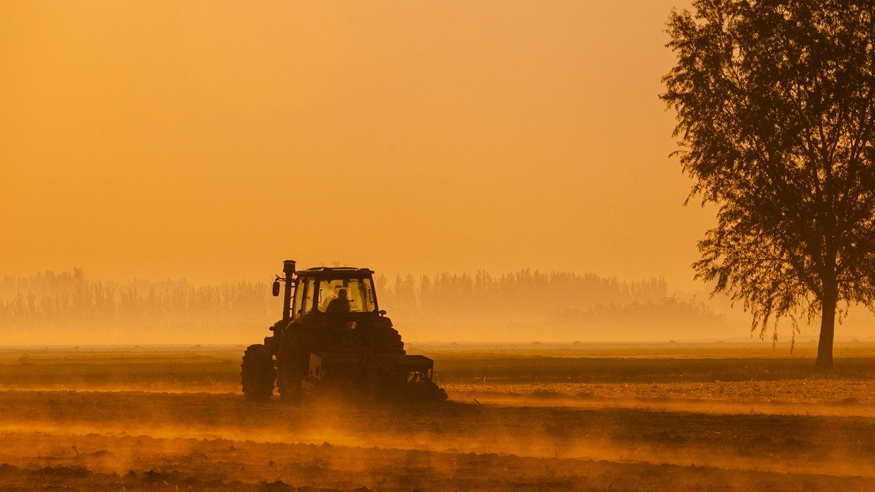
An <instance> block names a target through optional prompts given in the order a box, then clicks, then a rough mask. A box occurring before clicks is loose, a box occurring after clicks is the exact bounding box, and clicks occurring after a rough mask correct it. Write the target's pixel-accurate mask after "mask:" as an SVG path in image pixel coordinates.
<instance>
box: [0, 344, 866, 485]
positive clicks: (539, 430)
mask: <svg viewBox="0 0 875 492" xmlns="http://www.w3.org/2000/svg"><path fill="white" fill-rule="evenodd" d="M872 349H873V347H869V346H865V345H861V346H859V347H856V348H855V349H854V350H853V351H851V352H847V353H845V354H843V355H844V356H843V357H842V358H840V359H837V370H836V371H834V372H833V373H832V374H829V375H823V374H819V373H816V372H814V371H813V368H812V365H813V364H812V361H811V359H810V358H806V357H805V355H806V354H805V353H804V351H803V353H802V355H801V356H792V357H791V356H781V355H776V354H773V353H760V352H757V351H753V352H752V351H750V350H746V349H745V350H741V349H738V348H737V347H736V348H733V347H722V346H718V345H713V346H708V347H704V346H699V347H690V346H668V347H650V346H638V347H630V346H625V347H621V346H614V347H604V346H600V347H585V346H573V347H572V346H569V347H523V348H520V347H510V348H508V347H482V346H481V347H473V348H472V347H467V348H466V347H458V346H443V347H438V346H432V347H417V350H419V351H420V352H419V353H425V354H426V355H429V356H431V357H433V358H434V359H435V360H436V364H435V365H436V379H437V380H439V381H440V382H441V384H442V385H443V386H444V387H445V388H447V390H448V393H449V394H450V398H451V401H450V402H448V403H447V404H445V405H439V406H431V407H416V406H411V407H404V408H399V407H380V408H362V407H351V406H348V405H341V404H338V403H336V402H314V403H312V404H309V405H305V406H302V407H293V406H288V405H284V404H282V403H280V402H279V401H271V402H268V403H260V404H254V403H250V402H246V401H245V400H244V399H243V397H242V395H241V394H240V391H239V388H238V381H239V372H238V371H239V360H240V355H241V353H242V349H241V348H239V347H185V348H182V347H146V348H140V347H136V348H128V349H119V348H82V349H77V348H67V349H59V348H49V349H46V348H42V349H35V348H27V349H23V348H7V349H2V350H0V490H57V489H65V488H66V489H68V490H171V491H176V490H247V491H248V490H254V491H285V490H310V491H315V490H339V491H349V490H381V491H395V490H398V491H413V490H419V491H438V490H440V491H443V490H459V491H462V490H612V491H614V490H628V491H635V490H638V491H644V490H721V491H732V490H827V489H830V490H843V491H844V490H875V353H873V352H875V350H872ZM703 356H704V357H703Z"/></svg>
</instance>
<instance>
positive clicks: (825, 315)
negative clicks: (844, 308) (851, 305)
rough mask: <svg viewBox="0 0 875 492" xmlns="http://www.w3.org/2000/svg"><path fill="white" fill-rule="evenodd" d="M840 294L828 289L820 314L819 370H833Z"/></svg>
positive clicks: (833, 289)
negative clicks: (834, 341)
mask: <svg viewBox="0 0 875 492" xmlns="http://www.w3.org/2000/svg"><path fill="white" fill-rule="evenodd" d="M837 297H838V293H837V292H836V289H835V288H826V289H824V293H823V305H822V310H821V313H820V341H819V342H818V344H817V363H816V364H815V365H816V366H817V367H818V368H819V369H827V370H828V369H832V344H833V338H834V337H835V327H836V304H837V302H836V301H837Z"/></svg>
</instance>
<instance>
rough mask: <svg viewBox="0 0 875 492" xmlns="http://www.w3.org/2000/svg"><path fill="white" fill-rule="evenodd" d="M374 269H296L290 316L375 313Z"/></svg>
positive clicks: (293, 317)
mask: <svg viewBox="0 0 875 492" xmlns="http://www.w3.org/2000/svg"><path fill="white" fill-rule="evenodd" d="M372 275H373V272H372V271H371V270H368V269H366V268H324V267H320V268H310V269H308V270H302V271H300V272H297V279H296V282H295V289H294V295H293V296H292V301H291V306H292V309H291V313H290V315H291V318H292V319H295V318H300V317H301V316H304V315H306V314H310V313H314V314H316V313H320V314H344V313H376V312H377V297H376V295H375V294H374V280H373V278H372Z"/></svg>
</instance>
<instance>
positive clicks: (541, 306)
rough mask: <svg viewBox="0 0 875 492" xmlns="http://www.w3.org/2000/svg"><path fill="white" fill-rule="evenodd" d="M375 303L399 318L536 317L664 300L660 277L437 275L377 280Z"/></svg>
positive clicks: (664, 285)
mask: <svg viewBox="0 0 875 492" xmlns="http://www.w3.org/2000/svg"><path fill="white" fill-rule="evenodd" d="M377 292H378V294H379V296H380V297H379V300H380V304H381V305H383V306H386V309H387V310H388V309H391V313H394V314H395V315H396V316H401V317H405V318H408V317H417V316H426V317H431V316H460V317H468V316H478V317H480V316H494V315H501V316H516V315H520V316H526V317H531V316H533V315H534V316H540V317H543V316H544V315H546V314H547V313H549V312H551V311H553V310H556V309H582V308H586V307H589V306H595V305H599V304H630V303H633V302H638V303H646V302H652V301H657V300H660V299H664V298H666V297H667V296H668V284H667V283H666V282H665V279H663V278H651V279H647V280H642V281H639V282H620V281H618V280H617V279H615V278H605V277H600V276H598V275H594V274H583V275H581V274H575V273H568V272H538V271H535V272H532V271H531V270H521V271H519V272H515V273H509V274H505V275H501V276H499V277H496V276H492V275H490V274H489V273H486V272H477V274H475V275H474V276H471V275H467V274H461V275H451V274H449V273H443V274H439V275H435V276H432V277H429V276H426V275H423V276H420V277H419V279H418V280H417V279H416V278H414V277H413V275H407V276H406V277H404V278H402V277H401V276H398V277H396V278H395V281H394V282H392V283H389V282H388V281H387V279H386V278H385V277H382V276H380V277H378V278H377Z"/></svg>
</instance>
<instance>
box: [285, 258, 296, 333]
mask: <svg viewBox="0 0 875 492" xmlns="http://www.w3.org/2000/svg"><path fill="white" fill-rule="evenodd" d="M283 273H284V274H285V278H284V279H283V280H285V282H286V290H285V292H284V293H283V320H288V319H290V318H291V317H292V283H293V282H294V280H293V277H294V275H295V261H294V260H286V261H284V262H283Z"/></svg>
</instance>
